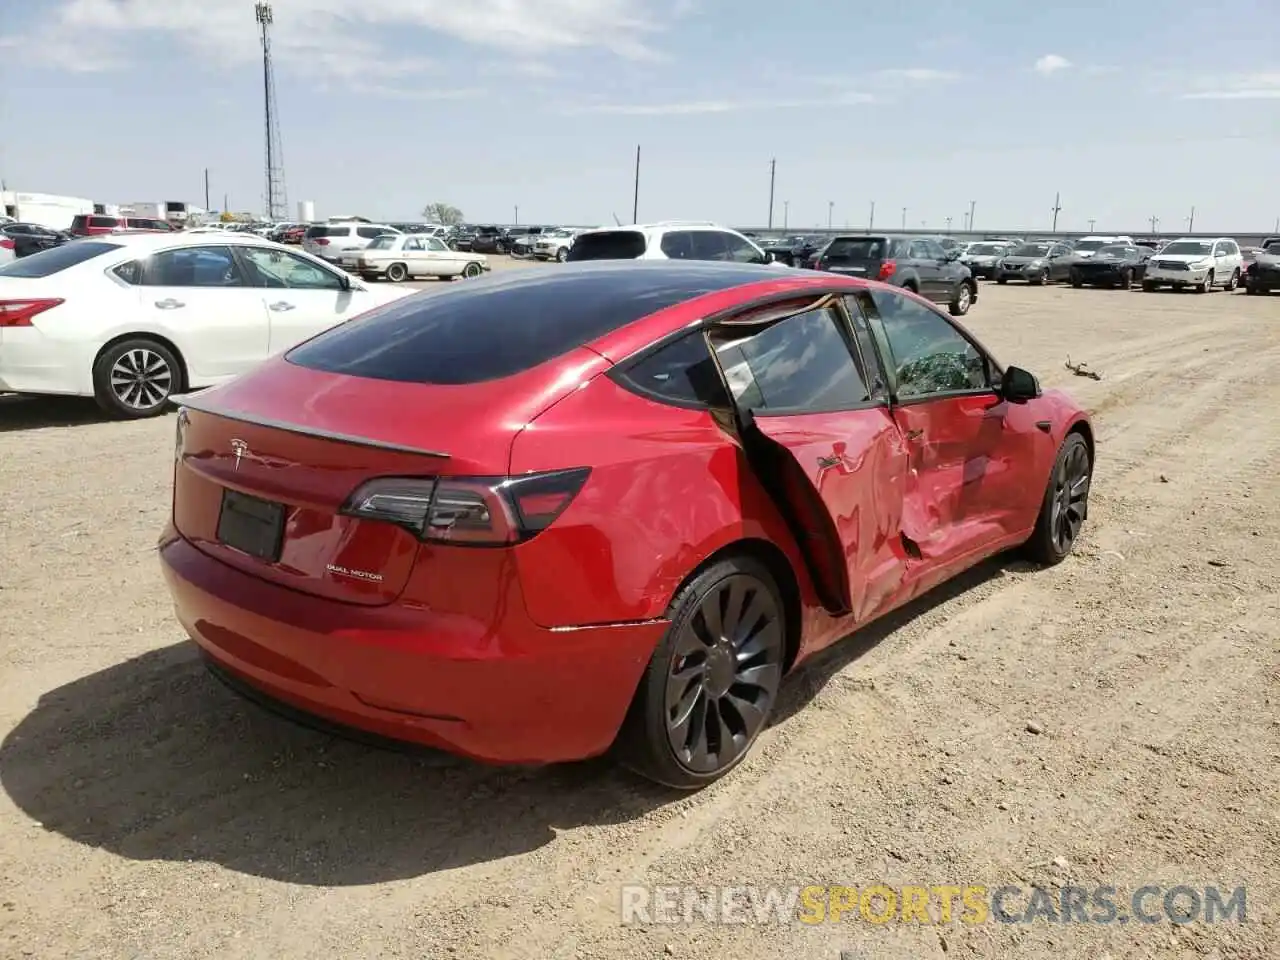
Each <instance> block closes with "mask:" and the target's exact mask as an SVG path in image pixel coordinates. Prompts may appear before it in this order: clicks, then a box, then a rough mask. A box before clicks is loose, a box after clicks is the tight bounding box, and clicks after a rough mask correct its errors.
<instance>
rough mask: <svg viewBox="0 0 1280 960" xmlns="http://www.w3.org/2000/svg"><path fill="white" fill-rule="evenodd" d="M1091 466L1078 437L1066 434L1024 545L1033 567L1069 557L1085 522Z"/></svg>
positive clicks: (1087, 446) (1084, 443)
mask: <svg viewBox="0 0 1280 960" xmlns="http://www.w3.org/2000/svg"><path fill="white" fill-rule="evenodd" d="M1092 482H1093V462H1092V460H1091V459H1090V457H1089V444H1088V443H1087V442H1085V439H1084V437H1082V436H1081V435H1080V434H1078V433H1069V434H1067V439H1066V440H1064V441H1063V442H1062V446H1061V447H1059V448H1058V456H1057V459H1056V460H1055V461H1054V464H1053V471H1052V472H1051V473H1050V474H1049V482H1048V484H1047V485H1046V486H1045V491H1044V499H1043V500H1042V501H1041V503H1040V515H1039V516H1038V517H1037V518H1036V528H1035V530H1034V531H1033V532H1032V534H1031V538H1030V539H1029V540H1028V541H1027V542H1026V544H1025V545H1024V549H1025V550H1026V553H1027V555H1028V556H1029V557H1030V558H1031V559H1032V560H1034V561H1035V562H1036V563H1039V564H1043V565H1044V566H1047V567H1051V566H1053V565H1054V564H1057V563H1061V562H1062V561H1063V560H1065V559H1066V558H1067V555H1068V554H1070V553H1071V549H1072V547H1074V546H1075V544H1076V540H1077V539H1078V538H1079V536H1080V530H1081V529H1082V528H1083V526H1084V522H1085V520H1087V519H1088V518H1089V487H1090V485H1091V484H1092Z"/></svg>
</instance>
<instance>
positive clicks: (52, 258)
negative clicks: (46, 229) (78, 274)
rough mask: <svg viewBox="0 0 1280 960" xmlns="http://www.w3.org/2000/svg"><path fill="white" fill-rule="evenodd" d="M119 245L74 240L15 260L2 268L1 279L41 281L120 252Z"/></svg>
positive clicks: (0, 268) (97, 241) (99, 241)
mask: <svg viewBox="0 0 1280 960" xmlns="http://www.w3.org/2000/svg"><path fill="white" fill-rule="evenodd" d="M119 249H120V244H118V243H105V242H103V241H101V240H73V241H72V242H71V243H67V244H64V245H63V246H61V247H50V248H49V249H48V250H41V251H40V252H38V253H33V254H31V255H30V256H26V257H23V258H22V259H21V260H14V261H12V262H10V263H7V264H5V265H4V266H3V267H0V277H21V278H23V279H26V280H39V279H41V278H43V277H50V276H53V274H55V273H61V272H62V271H63V270H66V269H67V268H68V267H74V266H76V265H78V264H81V263H84V262H85V261H86V260H92V259H93V258H94V257H100V256H102V254H104V253H110V252H111V251H112V250H119Z"/></svg>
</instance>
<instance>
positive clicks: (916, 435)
mask: <svg viewBox="0 0 1280 960" xmlns="http://www.w3.org/2000/svg"><path fill="white" fill-rule="evenodd" d="M904 436H905V437H906V438H907V439H908V440H919V439H920V438H921V437H923V436H924V431H923V430H908V431H907V432H906V433H905V434H904Z"/></svg>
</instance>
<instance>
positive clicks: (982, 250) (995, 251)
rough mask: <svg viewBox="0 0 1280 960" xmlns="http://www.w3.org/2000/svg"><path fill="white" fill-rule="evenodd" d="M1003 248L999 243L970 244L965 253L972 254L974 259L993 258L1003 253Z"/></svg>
mask: <svg viewBox="0 0 1280 960" xmlns="http://www.w3.org/2000/svg"><path fill="white" fill-rule="evenodd" d="M1004 251H1005V246H1004V245H1003V244H1000V243H972V244H970V245H969V249H968V250H967V251H966V252H967V253H971V254H973V255H974V256H975V257H995V256H999V255H1000V254H1002V253H1004Z"/></svg>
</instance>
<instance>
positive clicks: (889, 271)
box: [876, 260, 898, 280]
mask: <svg viewBox="0 0 1280 960" xmlns="http://www.w3.org/2000/svg"><path fill="white" fill-rule="evenodd" d="M897 269H898V263H897V261H896V260H886V261H885V262H884V263H882V264H880V273H879V275H878V276H877V277H876V279H877V280H888V279H889V278H890V277H892V276H893V272H894V271H895V270H897Z"/></svg>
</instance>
